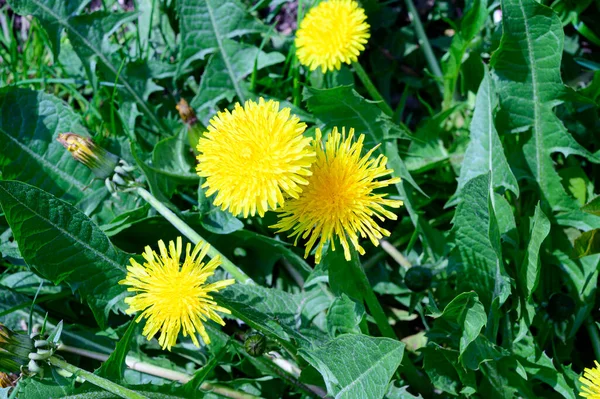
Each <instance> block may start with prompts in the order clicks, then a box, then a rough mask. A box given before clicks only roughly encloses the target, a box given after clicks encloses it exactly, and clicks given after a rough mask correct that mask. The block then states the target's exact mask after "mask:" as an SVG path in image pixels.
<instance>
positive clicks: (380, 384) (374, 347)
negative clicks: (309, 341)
mask: <svg viewBox="0 0 600 399" xmlns="http://www.w3.org/2000/svg"><path fill="white" fill-rule="evenodd" d="M302 353H303V355H304V356H305V357H306V358H307V360H308V362H309V363H310V364H311V365H312V366H314V367H315V368H316V369H317V370H319V372H320V373H321V375H322V376H323V379H324V380H325V384H327V393H329V394H330V395H332V396H334V397H336V398H340V399H341V398H356V397H360V396H361V395H362V394H363V393H364V392H369V395H371V396H372V397H374V398H381V397H383V395H384V394H385V391H386V387H387V384H388V381H389V380H390V378H391V377H392V375H393V373H394V370H396V368H398V366H399V365H400V362H401V361H402V355H403V354H404V344H403V343H401V342H398V341H395V340H392V339H389V338H373V337H366V336H363V335H355V334H351V335H340V336H339V337H337V338H335V339H334V340H332V341H330V342H328V343H327V344H325V345H322V346H320V347H318V348H315V349H312V350H303V351H302Z"/></svg>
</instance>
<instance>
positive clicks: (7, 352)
mask: <svg viewBox="0 0 600 399" xmlns="http://www.w3.org/2000/svg"><path fill="white" fill-rule="evenodd" d="M32 352H35V348H34V341H33V339H31V338H30V337H29V336H27V335H25V334H23V333H19V332H15V331H12V330H11V329H9V328H8V327H6V326H4V325H2V324H0V371H3V372H8V373H16V372H19V371H20V369H21V367H22V366H25V365H27V364H28V363H29V360H30V359H29V354H30V353H32Z"/></svg>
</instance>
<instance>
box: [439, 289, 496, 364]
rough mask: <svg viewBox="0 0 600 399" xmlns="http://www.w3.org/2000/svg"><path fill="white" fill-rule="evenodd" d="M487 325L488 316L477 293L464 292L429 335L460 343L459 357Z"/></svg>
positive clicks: (445, 310)
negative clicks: (449, 338)
mask: <svg viewBox="0 0 600 399" xmlns="http://www.w3.org/2000/svg"><path fill="white" fill-rule="evenodd" d="M486 323H487V315H486V313H485V309H484V308H483V305H482V304H481V302H479V297H478V296H477V294H476V293H475V292H463V293H462V294H459V295H458V296H457V297H456V298H454V299H453V300H452V301H451V302H450V303H449V304H448V305H446V307H445V308H444V311H443V312H442V314H441V316H440V317H439V318H437V319H436V321H435V326H434V329H433V330H431V332H430V333H428V335H429V336H430V338H431V339H434V340H435V339H436V338H439V337H440V334H441V335H442V336H443V335H446V337H443V338H444V339H446V338H448V337H451V339H452V340H455V341H457V342H458V347H457V349H458V351H459V352H458V353H459V357H460V356H462V354H463V353H464V351H465V350H466V349H467V347H468V346H469V345H470V344H471V343H472V342H473V341H475V339H476V338H477V336H478V335H479V333H480V332H481V329H482V328H483V326H485V324H486Z"/></svg>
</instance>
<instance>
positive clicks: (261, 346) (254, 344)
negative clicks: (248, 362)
mask: <svg viewBox="0 0 600 399" xmlns="http://www.w3.org/2000/svg"><path fill="white" fill-rule="evenodd" d="M244 348H245V349H246V352H248V353H249V354H250V355H251V356H260V355H262V354H263V353H265V350H266V349H267V338H266V337H265V336H264V335H262V334H261V333H259V332H253V333H251V334H248V336H246V340H245V341H244Z"/></svg>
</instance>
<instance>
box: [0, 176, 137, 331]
mask: <svg viewBox="0 0 600 399" xmlns="http://www.w3.org/2000/svg"><path fill="white" fill-rule="evenodd" d="M0 204H1V205H2V209H3V210H4V213H5V215H6V220H7V221H8V223H9V225H10V226H11V228H12V230H13V233H14V236H15V240H16V241H17V242H18V244H19V250H20V251H21V254H22V255H23V259H25V262H27V264H28V265H29V267H31V268H32V269H33V270H34V271H36V272H37V273H38V274H40V275H41V276H42V277H44V278H46V279H48V280H51V281H53V282H54V283H59V282H61V281H64V282H66V283H67V284H69V285H70V286H71V288H72V289H73V290H74V291H77V292H79V294H80V295H81V297H82V298H83V299H85V300H86V301H87V302H88V304H89V305H90V308H91V309H92V311H93V312H94V316H95V317H96V320H97V321H98V323H99V324H100V325H105V323H106V318H107V316H108V313H109V312H110V310H111V309H113V308H118V307H119V306H120V305H122V304H121V302H122V301H121V299H122V298H123V296H124V295H126V291H125V288H124V287H123V286H121V285H119V284H118V282H119V281H120V280H122V279H123V278H124V277H125V272H126V269H125V265H126V264H127V263H128V260H129V258H130V255H128V254H126V253H124V252H122V251H120V250H119V249H117V248H115V247H114V246H113V245H112V243H111V242H110V241H109V240H108V238H107V237H106V235H104V233H103V232H102V230H100V229H99V228H98V227H97V226H96V225H95V224H94V223H93V222H92V221H91V220H90V219H89V218H88V217H87V216H85V215H84V214H83V213H82V212H81V211H79V210H78V209H76V208H75V207H73V206H72V205H70V204H68V203H66V202H64V201H61V200H60V199H58V198H56V197H54V196H52V195H51V194H48V193H46V192H44V191H42V190H40V189H38V188H36V187H34V186H30V185H28V184H25V183H20V182H15V181H1V182H0Z"/></svg>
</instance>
